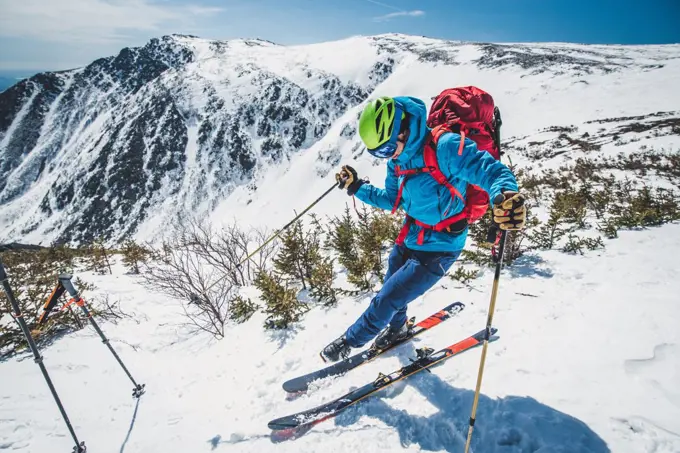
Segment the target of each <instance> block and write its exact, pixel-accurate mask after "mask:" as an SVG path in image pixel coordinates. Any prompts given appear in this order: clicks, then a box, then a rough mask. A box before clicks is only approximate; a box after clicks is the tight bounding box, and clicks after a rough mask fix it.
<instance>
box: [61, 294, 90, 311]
mask: <svg viewBox="0 0 680 453" xmlns="http://www.w3.org/2000/svg"><path fill="white" fill-rule="evenodd" d="M73 304H76V305H77V306H79V307H84V306H85V299H83V298H82V297H81V298H80V299H78V300H76V299H74V298H71V300H69V301H68V302H66V303H65V304H64V306H63V307H61V309H62V310H66V309H67V308H68V307H70V306H71V305H73Z"/></svg>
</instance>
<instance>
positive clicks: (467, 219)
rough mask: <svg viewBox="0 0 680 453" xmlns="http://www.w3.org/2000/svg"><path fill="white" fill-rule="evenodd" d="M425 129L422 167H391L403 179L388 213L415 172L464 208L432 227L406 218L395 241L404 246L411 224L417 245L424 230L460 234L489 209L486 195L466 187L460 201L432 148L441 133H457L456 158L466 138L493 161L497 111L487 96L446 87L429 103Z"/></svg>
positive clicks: (496, 145) (497, 136)
mask: <svg viewBox="0 0 680 453" xmlns="http://www.w3.org/2000/svg"><path fill="white" fill-rule="evenodd" d="M427 126H428V127H429V128H431V129H432V131H431V133H430V136H429V137H428V138H427V141H426V142H425V149H424V151H423V157H424V159H425V167H423V168H413V169H409V170H402V169H400V168H399V166H398V165H397V166H396V168H395V172H396V175H397V177H399V176H405V178H404V179H403V180H402V182H401V185H400V187H399V192H398V194H397V200H396V202H395V204H394V208H393V209H392V213H394V212H396V210H397V208H398V207H399V203H400V201H401V194H402V191H403V189H404V184H405V183H406V179H408V177H409V176H410V175H414V174H417V173H429V174H430V176H432V177H433V178H434V179H435V180H436V181H437V182H438V183H439V184H441V185H443V186H445V187H446V188H447V189H448V190H449V192H450V193H451V197H452V198H456V197H458V198H460V199H461V200H462V201H463V203H464V204H465V207H464V208H463V210H462V211H461V212H460V213H459V214H456V215H454V216H452V217H449V218H446V219H444V220H442V221H441V222H439V223H437V224H436V225H427V224H425V223H423V222H420V221H419V220H416V219H414V218H412V217H409V216H408V215H407V216H406V222H405V223H404V226H403V228H402V229H401V232H400V233H399V237H398V238H397V244H400V245H401V244H403V243H404V239H406V235H407V234H408V230H409V228H410V227H411V224H412V223H415V224H416V225H418V226H420V227H421V228H422V230H421V232H420V234H419V236H418V244H422V243H423V239H424V236H425V230H433V231H448V232H455V231H462V230H463V229H464V228H465V227H466V226H467V225H468V224H472V223H474V222H476V221H478V220H479V219H480V218H481V217H482V216H483V215H484V214H485V213H486V210H487V209H488V207H489V195H488V194H487V193H486V192H485V191H484V190H483V189H481V188H480V187H477V186H475V185H472V184H468V186H467V188H466V191H465V195H466V196H465V198H463V196H462V195H461V194H460V192H458V190H456V188H455V187H454V186H453V185H452V184H451V183H450V182H449V181H448V180H447V178H446V176H445V175H444V173H442V171H441V170H440V169H439V163H438V162H437V152H436V149H437V142H438V141H439V137H441V135H442V134H444V133H445V132H456V133H458V134H460V136H461V138H460V147H459V148H458V154H459V155H461V154H462V153H463V148H464V146H465V138H466V137H467V138H469V139H470V140H472V141H474V142H475V143H476V144H477V148H478V149H479V150H481V151H487V152H488V153H489V154H491V155H492V156H493V157H494V158H495V159H496V160H499V159H500V126H501V116H500V111H499V110H498V108H497V107H495V106H494V102H493V98H492V97H491V95H490V94H489V93H487V92H485V91H483V90H481V89H479V88H477V87H474V86H468V87H459V88H449V89H446V90H444V91H442V92H441V93H440V94H439V96H437V97H435V98H434V100H433V102H432V107H430V114H429V115H428V117H427ZM444 215H446V213H444Z"/></svg>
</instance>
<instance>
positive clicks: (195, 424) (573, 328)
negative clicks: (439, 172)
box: [0, 224, 680, 453]
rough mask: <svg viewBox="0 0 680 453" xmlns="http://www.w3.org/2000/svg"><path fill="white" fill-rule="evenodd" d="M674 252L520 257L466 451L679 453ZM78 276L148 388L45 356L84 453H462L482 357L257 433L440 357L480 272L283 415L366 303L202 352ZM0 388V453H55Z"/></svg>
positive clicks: (176, 316) (30, 388)
mask: <svg viewBox="0 0 680 453" xmlns="http://www.w3.org/2000/svg"><path fill="white" fill-rule="evenodd" d="M679 235H680V225H677V224H672V225H666V226H663V227H659V228H654V229H649V230H644V231H630V232H622V233H621V235H620V237H619V238H618V239H615V240H611V241H608V242H607V247H606V249H605V250H604V251H600V252H597V253H596V252H590V253H588V254H587V255H586V256H584V257H581V256H573V255H567V254H563V253H560V252H543V253H539V254H535V255H533V254H532V255H529V256H527V257H526V258H522V259H521V262H520V263H519V264H518V265H516V266H514V267H513V268H512V269H510V270H505V271H504V272H503V274H502V276H501V285H500V292H499V299H498V305H497V312H496V316H495V319H494V325H495V326H496V327H497V328H499V333H498V335H499V337H500V338H499V340H498V341H496V342H494V343H491V344H490V346H489V355H488V357H487V366H486V371H485V375H484V382H483V387H482V390H483V392H482V397H481V400H480V401H481V402H480V406H479V411H478V417H477V420H478V421H477V424H476V426H475V433H474V439H475V441H474V443H473V447H476V448H475V451H484V452H487V451H488V452H515V451H517V452H519V451H521V452H525V451H527V452H528V451H560V452H596V453H601V452H609V451H611V452H617V453H619V452H631V453H632V452H636V453H637V452H649V453H652V452H654V453H677V452H678V451H680V398H679V396H680V395H679V394H678V385H677V384H678V382H679V380H678V378H679V377H680V333H679V332H678V329H677V319H678V318H679V317H680V306H679V305H678V304H677V300H676V299H677V298H676V297H675V294H677V293H678V292H679V291H680V269H678V268H677V266H673V265H670V264H671V263H672V261H671V259H672V257H673V256H674V255H675V254H676V253H680V243H678V241H677V237H679ZM661 250H663V251H664V253H663V254H660V253H659V251H661ZM79 276H80V277H82V278H85V279H86V280H88V281H92V282H94V283H95V284H96V286H97V287H98V289H97V290H96V291H95V292H94V293H92V294H91V295H89V296H90V297H95V296H100V295H103V294H109V295H110V296H111V297H112V298H113V299H114V300H115V299H120V300H121V306H122V308H123V310H124V311H126V312H134V313H135V314H136V316H137V317H138V319H140V323H139V324H137V323H135V322H133V321H129V320H127V321H123V322H121V323H119V324H118V325H113V324H110V323H102V329H103V330H104V332H105V333H106V335H107V336H108V337H109V338H110V339H111V342H112V345H113V346H114V348H115V349H116V350H117V351H118V353H119V354H120V356H121V358H122V359H123V361H124V362H125V364H126V365H127V367H128V369H129V370H130V372H131V373H132V375H133V376H134V378H135V379H136V380H137V381H138V382H140V383H144V384H146V387H147V393H146V394H145V395H144V396H142V398H141V399H140V400H139V401H138V402H137V401H135V400H133V399H132V398H131V396H130V393H131V389H132V384H131V383H130V381H129V380H128V379H127V377H126V376H125V375H124V373H123V371H122V370H121V369H120V368H119V367H118V365H117V363H116V362H115V361H114V359H113V357H112V356H111V355H110V354H109V352H108V351H107V350H106V348H105V347H104V346H103V345H102V344H101V342H100V341H99V339H98V337H97V336H96V334H95V333H94V331H92V330H90V329H85V330H83V331H81V332H78V333H76V334H72V335H69V336H67V337H64V338H62V339H60V340H59V341H57V342H56V343H55V344H54V345H52V346H51V347H49V348H47V349H46V350H45V351H43V354H44V357H45V364H46V366H47V368H48V370H49V372H50V374H51V376H52V379H53V380H54V382H55V385H56V387H57V389H58V391H59V392H60V396H61V398H62V402H63V403H64V405H65V407H66V409H67V411H68V413H69V415H70V417H71V421H72V423H73V425H74V428H75V429H76V432H77V433H78V435H79V436H80V437H81V438H82V440H85V442H86V444H87V446H88V448H89V451H97V452H102V453H106V452H119V451H125V452H127V453H133V452H144V453H153V452H186V451H191V452H202V451H205V452H209V451H217V452H219V451H225V452H226V451H239V452H251V451H252V452H260V451H274V450H276V451H283V452H288V451H290V452H299V451H324V452H325V451H338V452H339V451H351V450H361V451H371V452H382V451H384V452H388V451H390V452H391V451H400V450H404V451H414V452H417V451H461V449H462V447H463V445H464V442H465V436H466V433H467V430H466V429H465V428H466V426H467V417H468V416H469V411H470V404H471V398H472V389H474V385H475V379H476V373H477V368H478V361H479V353H480V350H479V349H476V350H473V351H471V352H467V353H465V354H463V355H461V356H459V357H455V358H452V359H449V360H448V361H445V362H444V363H443V364H441V365H439V366H437V367H436V368H435V369H434V371H433V373H432V374H429V373H422V374H419V375H416V376H413V377H412V378H410V379H408V380H406V381H404V382H403V383H401V384H397V385H395V386H394V388H392V389H389V390H387V391H386V392H383V393H381V394H380V395H379V396H376V397H372V398H370V399H368V400H366V401H364V402H362V403H360V404H359V405H358V406H355V407H354V408H352V409H349V410H348V411H346V412H345V413H343V414H341V415H340V416H338V417H337V418H336V419H332V420H330V421H327V422H324V423H322V424H320V425H318V426H317V427H315V428H314V429H313V430H312V431H311V432H309V433H307V434H306V435H304V436H302V437H300V438H299V439H297V440H293V441H287V442H281V443H275V444H274V443H273V442H274V440H273V439H272V438H271V437H270V434H271V432H270V431H268V430H267V428H266V425H267V422H268V421H269V420H271V419H273V418H276V417H279V416H283V415H287V414H289V413H293V412H296V411H298V410H303V409H307V408H311V407H313V406H316V405H318V404H321V403H322V402H324V401H328V400H329V399H332V398H336V397H338V396H341V395H342V394H344V393H345V392H347V391H348V390H349V389H351V388H353V387H356V386H360V385H363V384H364V383H366V382H368V381H370V380H372V379H374V378H375V376H377V373H378V372H379V371H382V372H390V371H393V370H395V369H397V368H399V367H400V366H403V365H404V364H406V363H408V359H409V358H410V357H414V352H413V350H414V348H415V347H422V346H430V347H434V348H440V347H444V346H447V345H449V344H452V343H454V342H455V341H458V340H460V339H462V338H463V337H465V336H467V335H468V334H471V333H474V332H476V331H477V330H479V329H480V328H483V325H484V321H485V318H486V310H487V307H488V295H489V292H490V286H491V280H492V278H493V275H492V272H490V271H489V272H487V273H485V274H484V275H483V276H482V277H481V278H480V279H478V280H476V281H475V282H474V283H473V285H474V286H475V287H476V290H474V291H471V290H468V289H460V288H456V284H454V283H453V282H451V281H449V280H443V281H442V282H441V284H439V285H437V286H436V287H435V288H434V289H433V290H431V291H430V292H428V293H427V294H426V295H425V296H423V297H422V298H421V299H420V300H418V301H416V302H414V303H412V304H411V305H410V307H409V310H410V315H412V316H416V317H417V318H421V317H424V316H427V315H429V314H431V313H432V312H434V311H436V310H437V309H439V308H441V307H443V306H444V305H445V304H448V303H450V302H451V301H452V300H461V301H463V302H464V303H465V304H466V305H467V307H466V309H465V310H464V311H463V312H462V313H460V314H459V315H458V316H456V317H455V318H453V319H451V320H449V321H447V322H446V323H445V324H442V326H441V327H437V328H434V329H432V330H431V331H429V332H428V333H426V334H424V335H422V336H421V337H420V338H418V339H416V340H415V341H414V342H413V344H411V345H405V346H403V347H400V348H398V349H397V350H396V351H393V352H391V353H388V354H387V355H386V356H385V357H382V358H380V359H378V360H376V361H374V362H371V363H369V364H366V365H364V366H362V367H360V368H358V369H356V370H353V371H352V372H350V373H349V374H347V375H346V376H343V377H340V378H336V379H329V380H326V381H322V382H320V383H319V384H318V385H315V387H316V388H315V389H314V390H313V391H310V392H309V393H308V394H307V395H303V396H300V397H298V398H294V399H290V398H287V397H286V396H285V392H283V390H282V389H281V387H280V385H281V383H282V382H283V381H284V380H286V379H287V378H289V377H293V376H295V375H298V374H301V373H304V372H308V371H311V370H313V369H315V368H317V367H320V366H322V363H321V362H320V360H319V358H318V349H319V347H320V346H321V345H323V344H325V343H326V342H327V341H330V340H331V339H333V338H334V336H336V335H338V334H339V333H341V332H342V331H343V330H344V328H345V327H346V326H347V325H348V324H349V323H351V322H352V321H353V320H354V319H355V318H356V317H357V316H358V315H359V314H360V313H361V312H362V310H363V309H364V308H365V306H366V304H367V303H368V302H369V298H368V297H360V298H357V299H356V300H355V299H351V298H350V299H344V300H342V301H341V302H340V303H339V305H338V307H337V308H333V309H321V308H316V309H314V310H313V311H311V312H309V313H308V314H307V315H306V317H305V320H304V322H303V323H302V324H301V325H299V326H298V327H297V328H296V329H293V330H292V331H290V332H280V333H275V334H263V331H262V329H261V322H262V320H263V319H262V316H261V315H258V314H256V315H255V317H254V318H253V319H251V320H250V321H248V322H247V323H246V324H243V325H237V326H233V327H231V328H230V329H229V330H228V332H227V336H226V338H224V339H223V340H222V341H219V342H217V341H212V340H211V339H210V338H208V337H207V336H205V335H189V334H187V333H186V331H185V330H184V329H183V328H181V326H180V325H181V323H182V321H183V320H182V316H181V315H180V311H179V305H178V302H177V301H172V300H168V299H167V298H166V297H164V296H161V295H158V294H155V293H150V292H148V291H147V290H146V289H145V288H144V287H143V286H141V284H140V281H139V277H134V276H130V275H126V274H124V270H123V269H122V268H121V267H120V266H116V267H115V269H114V275H112V276H98V275H91V274H87V273H83V274H80V275H79ZM519 293H523V294H531V295H533V296H537V297H529V296H526V295H520V294H519ZM0 379H1V381H2V382H3V384H4V385H3V386H2V387H0V400H1V401H2V402H3V403H2V406H1V409H0V419H1V420H3V423H2V424H0V446H3V447H4V448H5V449H7V450H8V451H19V452H51V451H55V452H56V451H69V449H70V448H71V441H70V438H69V437H68V433H67V432H66V430H65V428H64V426H63V423H62V421H61V419H60V417H59V413H58V411H57V410H56V407H55V406H54V403H53V401H52V399H51V397H50V394H49V392H48V389H47V387H46V385H45V383H44V382H43V380H42V376H41V375H40V373H39V370H38V369H37V367H36V365H35V364H34V363H33V361H32V360H30V357H29V356H27V355H24V356H22V357H21V358H20V359H12V360H10V361H8V362H7V363H4V364H3V365H2V366H1V367H0ZM586 446H588V448H589V449H586ZM539 449H542V450H539Z"/></svg>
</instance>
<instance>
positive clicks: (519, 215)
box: [493, 191, 527, 231]
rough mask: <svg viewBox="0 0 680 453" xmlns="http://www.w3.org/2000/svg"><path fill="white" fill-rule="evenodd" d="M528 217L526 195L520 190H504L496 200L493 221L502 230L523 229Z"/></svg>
mask: <svg viewBox="0 0 680 453" xmlns="http://www.w3.org/2000/svg"><path fill="white" fill-rule="evenodd" d="M526 219H527V208H526V206H524V195H522V194H521V193H518V192H511V191H507V192H503V193H502V194H500V195H498V196H497V197H496V199H495V200H494V206H493V221H494V222H495V223H497V224H498V227H499V228H500V229H501V230H511V231H512V230H521V229H522V228H524V224H525V222H526Z"/></svg>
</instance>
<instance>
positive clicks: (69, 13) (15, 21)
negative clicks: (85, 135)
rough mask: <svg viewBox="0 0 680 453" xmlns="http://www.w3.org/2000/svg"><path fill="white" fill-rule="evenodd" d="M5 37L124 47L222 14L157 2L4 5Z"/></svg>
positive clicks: (61, 0)
mask: <svg viewBox="0 0 680 453" xmlns="http://www.w3.org/2000/svg"><path fill="white" fill-rule="evenodd" d="M0 10H1V11H2V15H0V36H6V37H19V38H34V39H38V40H47V41H58V42H83V41H84V42H88V43H94V44H101V43H117V42H124V41H125V40H126V39H128V38H129V36H130V34H133V33H135V32H139V31H146V32H158V31H159V30H161V29H164V28H166V27H168V26H172V27H179V28H181V27H188V26H191V25H192V24H193V23H194V21H195V20H197V19H199V18H202V17H210V16H211V15H214V14H217V13H219V12H221V11H223V10H222V8H211V7H204V6H200V5H195V4H185V5H168V4H167V3H166V4H163V3H155V2H154V1H153V0H48V1H44V0H19V1H17V0H0Z"/></svg>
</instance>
